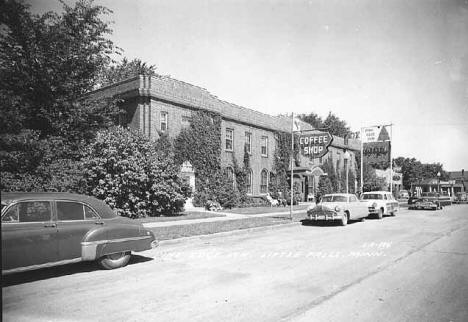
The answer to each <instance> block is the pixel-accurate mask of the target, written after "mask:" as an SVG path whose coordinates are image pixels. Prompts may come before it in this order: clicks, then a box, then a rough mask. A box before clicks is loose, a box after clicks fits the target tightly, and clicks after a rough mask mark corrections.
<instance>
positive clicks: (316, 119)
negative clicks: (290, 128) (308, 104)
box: [297, 112, 324, 129]
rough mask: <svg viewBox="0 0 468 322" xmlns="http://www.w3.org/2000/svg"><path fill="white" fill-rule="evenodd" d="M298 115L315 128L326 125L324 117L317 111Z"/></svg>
mask: <svg viewBox="0 0 468 322" xmlns="http://www.w3.org/2000/svg"><path fill="white" fill-rule="evenodd" d="M297 117H298V118H299V119H301V120H302V121H304V122H306V123H309V124H310V125H312V126H313V127H314V128H315V129H320V128H323V127H324V124H323V120H322V118H321V117H320V116H319V115H318V114H316V113H313V112H312V113H310V114H299V115H298V116H297Z"/></svg>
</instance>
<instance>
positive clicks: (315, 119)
mask: <svg viewBox="0 0 468 322" xmlns="http://www.w3.org/2000/svg"><path fill="white" fill-rule="evenodd" d="M298 117H299V118H300V119H301V120H302V121H304V122H306V123H309V124H310V125H312V126H313V127H314V128H328V129H329V132H330V134H332V135H336V136H339V137H345V136H346V135H349V134H351V130H350V128H349V126H348V124H347V123H346V121H344V120H341V119H340V118H339V117H338V116H336V115H335V114H333V113H332V112H329V113H328V116H327V117H326V118H325V120H323V119H322V118H321V117H320V116H319V115H318V114H316V113H313V112H312V113H310V114H299V115H298Z"/></svg>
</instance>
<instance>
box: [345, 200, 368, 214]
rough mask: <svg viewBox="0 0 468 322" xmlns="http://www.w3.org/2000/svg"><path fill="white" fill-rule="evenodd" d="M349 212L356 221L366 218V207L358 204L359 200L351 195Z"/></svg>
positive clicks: (360, 203)
mask: <svg viewBox="0 0 468 322" xmlns="http://www.w3.org/2000/svg"><path fill="white" fill-rule="evenodd" d="M349 211H350V212H351V218H352V219H358V218H362V217H366V216H367V206H366V205H365V204H364V203H362V202H360V201H359V199H358V198H357V197H356V196H354V195H351V196H349Z"/></svg>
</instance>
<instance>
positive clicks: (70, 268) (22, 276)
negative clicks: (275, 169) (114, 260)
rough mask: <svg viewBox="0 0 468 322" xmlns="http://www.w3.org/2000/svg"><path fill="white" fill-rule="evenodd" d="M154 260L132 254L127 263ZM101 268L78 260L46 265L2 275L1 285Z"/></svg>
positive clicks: (93, 263)
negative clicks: (64, 263) (58, 264)
mask: <svg viewBox="0 0 468 322" xmlns="http://www.w3.org/2000/svg"><path fill="white" fill-rule="evenodd" d="M152 260H154V259H153V258H151V257H145V256H141V255H135V254H132V257H131V258H130V261H129V262H128V265H134V264H139V263H144V262H148V261H152ZM98 270H101V268H100V267H99V265H98V264H97V263H96V262H80V263H75V264H67V265H60V266H54V267H47V268H42V269H37V270H33V271H27V272H22V273H15V274H10V275H2V287H6V286H12V285H20V284H24V283H30V282H36V281H41V280H46V279H49V278H54V277H61V276H66V275H74V274H80V273H89V272H93V271H98Z"/></svg>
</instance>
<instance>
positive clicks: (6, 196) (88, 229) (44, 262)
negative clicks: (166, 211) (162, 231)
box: [1, 192, 158, 274]
mask: <svg viewBox="0 0 468 322" xmlns="http://www.w3.org/2000/svg"><path fill="white" fill-rule="evenodd" d="M1 205H2V212H1V215H2V225H1V226H2V274H8V273H14V272H20V271H26V270H31V269H38V268H43V267H49V266H55V265H61V264H67V263H74V262H80V261H97V262H98V263H99V265H100V266H101V267H102V268H104V269H113V268H118V267H122V266H125V265H126V264H127V263H128V261H129V260H130V256H131V252H140V251H144V250H149V249H151V248H153V247H156V246H157V245H158V243H157V241H156V238H155V236H154V234H153V232H151V231H149V230H147V229H145V228H144V227H143V225H142V224H140V223H136V222H135V221H133V220H132V219H129V218H124V217H121V216H118V215H117V214H116V213H114V211H113V210H112V209H111V208H110V207H109V206H108V205H107V204H106V203H104V202H103V201H101V200H98V199H96V198H93V197H89V196H83V195H78V194H70V193H53V192H47V193H2V195H1Z"/></svg>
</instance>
